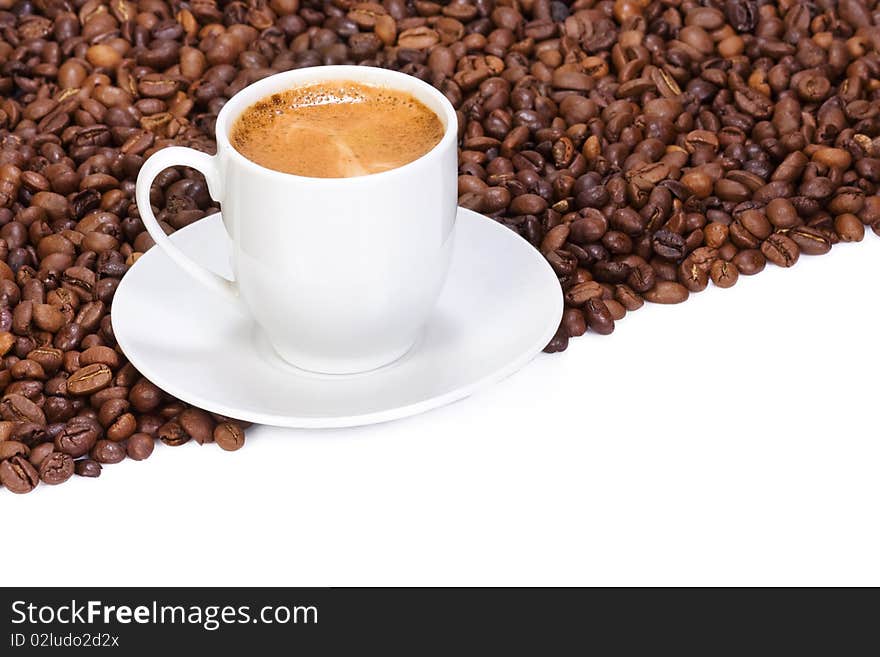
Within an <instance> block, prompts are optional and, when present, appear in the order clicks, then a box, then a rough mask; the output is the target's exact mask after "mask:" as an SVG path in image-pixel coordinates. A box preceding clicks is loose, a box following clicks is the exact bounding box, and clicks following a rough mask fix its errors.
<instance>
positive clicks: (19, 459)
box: [0, 456, 40, 494]
mask: <svg viewBox="0 0 880 657" xmlns="http://www.w3.org/2000/svg"><path fill="white" fill-rule="evenodd" d="M39 481H40V477H39V475H38V474H37V471H36V469H35V468H34V466H32V465H31V464H30V463H29V462H28V461H27V460H26V459H25V458H24V457H23V456H13V457H12V458H10V459H6V460H5V461H0V484H3V485H4V486H5V487H6V488H7V490H9V492H10V493H19V494H21V493H30V492H31V491H32V490H33V489H34V488H36V487H37V484H38V483H39Z"/></svg>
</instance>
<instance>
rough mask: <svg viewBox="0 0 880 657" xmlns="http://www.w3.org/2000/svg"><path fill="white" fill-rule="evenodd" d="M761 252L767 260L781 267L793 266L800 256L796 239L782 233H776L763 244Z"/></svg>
mask: <svg viewBox="0 0 880 657" xmlns="http://www.w3.org/2000/svg"><path fill="white" fill-rule="evenodd" d="M761 253H763V254H764V256H766V258H767V260H769V261H770V262H772V263H773V264H775V265H778V266H780V267H791V266H793V265H794V264H795V263H796V262H797V261H798V257H799V256H800V249H799V248H798V245H797V243H796V242H794V240H792V239H791V238H790V237H787V236H785V235H783V234H782V233H774V234H773V235H771V236H770V237H768V238H767V239H766V240H764V243H763V244H762V245H761Z"/></svg>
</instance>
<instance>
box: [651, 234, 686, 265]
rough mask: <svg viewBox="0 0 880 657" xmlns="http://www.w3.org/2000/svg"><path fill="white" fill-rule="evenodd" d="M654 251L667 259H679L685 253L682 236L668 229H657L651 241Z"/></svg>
mask: <svg viewBox="0 0 880 657" xmlns="http://www.w3.org/2000/svg"><path fill="white" fill-rule="evenodd" d="M652 245H653V247H654V253H656V254H657V255H659V256H660V257H662V258H667V259H668V260H680V259H681V258H683V257H684V256H685V254H686V253H687V249H686V247H685V241H684V238H683V237H682V236H681V235H677V234H676V233H673V232H671V231H668V230H658V231H657V232H656V233H654V238H653V241H652Z"/></svg>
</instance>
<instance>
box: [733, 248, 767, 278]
mask: <svg viewBox="0 0 880 657" xmlns="http://www.w3.org/2000/svg"><path fill="white" fill-rule="evenodd" d="M733 264H734V265H736V268H737V270H738V271H739V272H740V273H741V274H744V275H746V276H753V275H754V274H758V273H760V272H761V271H763V270H764V267H765V266H766V264H767V259H766V258H765V257H764V254H763V253H762V252H761V251H759V250H758V249H746V250H745V251H740V252H739V253H737V254H736V255H735V256H734V257H733Z"/></svg>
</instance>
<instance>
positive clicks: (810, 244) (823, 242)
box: [787, 226, 831, 255]
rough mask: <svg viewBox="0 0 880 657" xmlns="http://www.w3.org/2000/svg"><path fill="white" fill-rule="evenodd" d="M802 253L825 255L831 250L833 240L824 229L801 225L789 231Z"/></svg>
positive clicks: (789, 235)
mask: <svg viewBox="0 0 880 657" xmlns="http://www.w3.org/2000/svg"><path fill="white" fill-rule="evenodd" d="M787 235H788V237H790V238H791V239H792V240H793V241H794V242H795V244H797V245H798V248H799V249H800V252H801V253H804V254H806V255H823V254H825V253H828V252H829V251H830V250H831V240H830V239H828V236H827V235H825V234H824V233H823V232H822V231H820V230H817V229H815V228H810V227H809V226H799V227H798V228H793V229H791V230H790V231H788V233H787Z"/></svg>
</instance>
